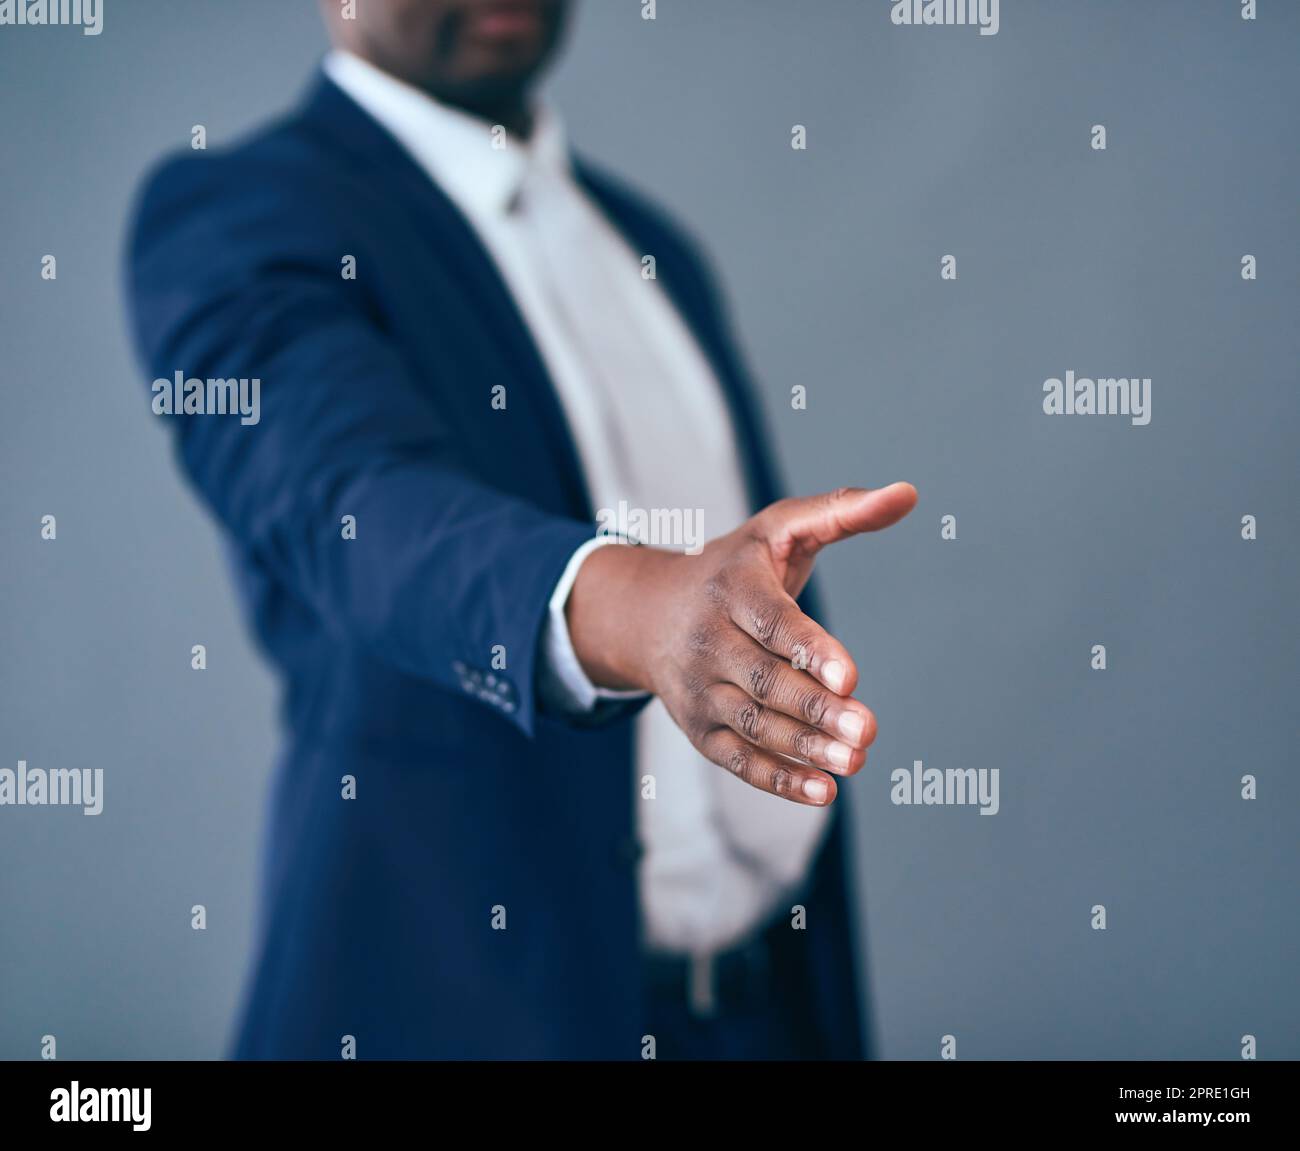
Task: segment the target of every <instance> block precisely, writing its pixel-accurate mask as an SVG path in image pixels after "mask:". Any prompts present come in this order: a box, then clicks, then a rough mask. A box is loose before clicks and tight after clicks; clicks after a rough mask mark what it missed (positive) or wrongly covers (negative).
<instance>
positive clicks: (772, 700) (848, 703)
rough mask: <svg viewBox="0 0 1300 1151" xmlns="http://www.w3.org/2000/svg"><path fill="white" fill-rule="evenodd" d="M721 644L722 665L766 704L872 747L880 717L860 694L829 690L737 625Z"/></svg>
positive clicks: (851, 742)
mask: <svg viewBox="0 0 1300 1151" xmlns="http://www.w3.org/2000/svg"><path fill="white" fill-rule="evenodd" d="M731 637H732V638H731V639H729V640H726V641H724V642H723V643H722V644H720V645H719V658H720V666H721V670H722V671H723V672H724V674H725V675H726V676H727V677H728V678H729V680H730V682H731V683H734V684H735V685H736V686H737V687H739V688H743V689H744V691H745V692H746V693H748V694H749V695H750V696H751V697H752V698H754V699H756V700H758V702H759V703H761V704H763V705H764V706H765V707H769V708H773V709H775V710H776V711H780V712H784V713H785V714H786V715H789V716H792V717H794V718H795V719H798V720H802V721H803V722H804V723H806V724H808V725H810V726H811V727H816V728H820V729H821V730H822V731H824V732H826V733H827V734H828V735H832V736H834V737H835V738H836V739H838V740H839V741H841V742H842V743H847V744H848V745H849V746H850V747H859V748H864V747H867V746H868V745H869V744H870V743H871V741H872V740H873V739H875V738H876V717H875V716H874V715H872V714H871V711H870V709H869V708H867V707H866V706H865V705H863V704H861V703H859V702H858V701H857V700H856V699H845V698H844V697H843V696H838V695H836V694H835V693H834V692H832V691H828V690H827V689H826V688H825V687H823V686H822V685H821V684H820V683H818V682H817V680H815V679H813V677H812V676H810V675H809V674H808V673H807V672H806V671H796V670H795V669H794V668H792V667H791V666H790V665H789V664H788V663H786V662H785V660H783V659H781V658H780V657H779V656H775V655H773V654H772V653H771V652H770V651H768V650H767V649H766V648H763V647H760V646H759V645H758V644H757V643H755V642H754V641H753V640H752V639H750V638H749V636H747V635H745V634H744V633H743V632H741V631H739V630H737V631H733V632H732V633H731Z"/></svg>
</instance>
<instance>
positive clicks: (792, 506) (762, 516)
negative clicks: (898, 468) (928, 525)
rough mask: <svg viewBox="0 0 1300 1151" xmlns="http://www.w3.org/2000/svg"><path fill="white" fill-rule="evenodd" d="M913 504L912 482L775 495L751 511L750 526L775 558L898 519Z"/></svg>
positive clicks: (817, 547) (816, 548)
mask: <svg viewBox="0 0 1300 1151" xmlns="http://www.w3.org/2000/svg"><path fill="white" fill-rule="evenodd" d="M915 506H916V489H915V488H914V487H912V485H911V484H906V483H898V484H890V485H889V486H888V487H884V488H838V489H836V490H835V491H833V492H825V493H823V494H822V495H817V496H805V497H801V498H797V499H788V500H778V501H777V502H776V503H774V504H771V505H770V506H768V507H766V508H764V509H763V511H761V512H760V513H759V514H758V515H757V516H756V517H755V526H756V527H757V528H758V529H759V531H760V532H761V533H762V535H763V537H764V538H765V539H766V540H767V543H768V546H769V547H770V548H771V549H772V554H773V556H774V557H775V558H777V559H778V560H785V559H788V558H789V557H790V556H791V555H793V554H794V553H795V552H803V553H805V554H812V553H816V552H818V551H820V550H821V549H822V548H824V547H826V546H827V545H829V544H833V543H836V542H837V541H839V540H842V539H847V538H848V537H849V536H854V535H858V534H859V533H860V532H876V531H880V529H881V528H887V527H889V526H890V524H895V523H897V522H898V521H899V520H901V519H902V518H903V517H904V516H905V515H907V513H908V512H910V511H911V510H912V508H913V507H915Z"/></svg>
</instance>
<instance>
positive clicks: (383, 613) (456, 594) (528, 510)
mask: <svg viewBox="0 0 1300 1151" xmlns="http://www.w3.org/2000/svg"><path fill="white" fill-rule="evenodd" d="M275 177H276V174H275V173H274V172H270V173H260V172H256V171H250V170H249V166H248V165H239V166H234V165H231V164H230V163H229V162H228V161H226V160H223V159H220V158H217V157H213V158H207V157H204V158H188V157H187V158H183V159H181V160H179V161H174V162H172V163H170V164H168V165H166V166H164V167H163V168H161V169H160V170H159V171H158V172H157V173H156V174H155V175H154V176H153V178H152V179H151V180H149V181H148V183H147V185H146V188H145V190H144V193H143V195H142V197H141V200H140V204H139V207H138V211H137V216H136V220H135V227H134V229H133V233H132V238H131V241H130V244H129V249H128V273H127V275H128V281H129V283H128V287H129V296H130V301H131V308H132V321H133V325H134V330H135V336H136V342H137V346H138V349H139V352H140V356H141V359H142V360H143V362H144V364H145V365H146V367H147V370H148V372H149V373H150V377H151V379H168V380H170V379H171V378H172V377H174V375H175V374H176V373H177V372H181V373H183V375H184V377H185V378H191V377H197V378H200V379H207V378H216V379H231V378H254V377H256V378H258V379H260V381H261V385H260V414H259V415H260V418H259V419H258V420H257V422H256V423H244V422H241V420H240V419H239V418H238V416H231V415H215V414H194V415H180V416H172V417H170V418H169V420H168V422H169V423H170V424H171V425H172V429H171V430H172V431H173V432H174V433H175V436H176V447H177V452H178V455H179V459H180V463H181V466H182V468H183V471H184V472H185V474H186V476H187V477H188V479H189V481H190V482H191V483H192V485H193V486H194V487H195V489H196V490H197V491H198V493H199V495H200V497H201V498H202V500H203V501H204V502H205V503H206V504H207V505H208V507H209V508H210V509H211V510H212V512H213V513H214V514H215V516H216V518H217V519H218V520H219V522H220V523H221V525H222V526H223V527H224V529H225V530H226V531H227V532H228V533H229V534H230V535H231V536H232V537H233V539H234V540H235V542H236V544H237V546H238V547H239V548H240V549H242V550H243V551H244V552H245V554H247V555H248V556H249V557H250V558H251V559H252V560H253V561H254V562H256V563H257V564H259V565H260V566H262V567H263V568H264V569H265V570H266V571H268V572H269V573H270V574H271V575H272V576H273V577H274V578H275V579H276V580H277V581H279V582H280V583H281V584H282V585H284V586H285V587H286V588H287V589H288V590H289V591H290V592H291V594H293V595H294V596H296V597H297V598H298V599H299V600H300V601H301V602H303V603H304V604H306V605H307V606H308V607H309V608H310V609H311V610H312V611H313V612H314V613H315V614H316V615H317V616H319V618H320V620H321V621H322V624H323V626H325V627H326V628H328V629H330V630H331V631H332V632H333V633H334V634H335V635H336V636H337V637H338V639H339V641H340V642H342V643H347V644H356V645H360V646H361V647H363V648H364V649H365V650H366V652H367V653H368V654H370V655H371V656H372V657H375V658H378V659H381V660H383V661H385V662H388V663H390V664H391V665H393V666H394V667H396V668H398V669H400V670H402V671H403V672H405V673H407V674H410V675H413V676H418V677H422V678H425V679H428V680H431V681H433V682H435V683H437V684H440V685H442V686H445V687H448V688H450V689H453V690H460V689H461V688H462V687H463V686H464V685H463V682H462V680H463V671H464V668H465V667H466V666H469V667H480V668H481V667H487V666H489V665H490V663H491V660H492V656H493V652H494V649H495V648H496V647H497V645H502V646H504V648H505V650H506V656H507V660H506V664H507V671H506V672H505V673H504V677H505V678H506V679H507V680H508V681H510V683H511V684H512V686H513V689H514V691H513V696H514V700H515V701H516V702H515V704H514V706H512V707H511V708H510V709H509V710H508V711H506V713H505V714H506V715H507V716H508V718H509V719H510V720H511V721H512V722H513V723H515V724H517V725H518V726H519V727H520V728H521V729H522V730H523V731H524V732H525V733H526V734H528V735H531V734H532V733H533V729H534V723H535V718H536V683H535V680H536V677H537V674H538V640H539V636H540V634H541V629H542V625H543V623H544V621H545V619H546V616H547V609H548V603H549V600H550V597H551V594H552V591H553V589H554V587H555V585H556V583H557V581H558V580H559V578H560V576H561V574H562V572H563V571H564V568H565V565H566V563H567V562H568V560H569V557H570V556H571V555H572V554H573V552H574V551H575V550H576V549H577V548H578V547H579V546H580V545H581V544H582V543H583V542H584V541H586V540H587V539H589V538H591V536H592V534H593V528H592V526H590V525H587V524H585V523H582V522H580V521H577V520H570V519H565V518H561V517H556V516H553V515H550V514H547V513H545V512H543V511H541V510H540V509H538V508H537V507H535V506H533V505H531V504H529V503H528V502H526V501H524V500H520V499H517V498H514V497H511V496H508V495H506V494H504V493H502V492H499V491H497V490H495V489H493V488H491V487H490V486H488V485H485V484H484V483H482V482H480V481H478V480H477V479H475V478H474V477H473V476H472V475H471V474H470V473H469V470H468V469H467V468H466V467H465V461H464V460H463V459H461V458H460V449H459V446H458V444H457V441H456V436H455V433H454V430H453V429H452V428H451V427H449V426H448V424H447V423H446V422H445V421H444V420H443V419H442V418H440V415H439V412H438V408H437V404H436V400H435V399H434V395H435V393H434V392H433V390H432V389H426V388H420V387H417V386H416V384H415V382H414V381H413V380H412V378H411V375H410V372H409V369H408V367H407V365H406V364H405V363H404V362H403V358H402V356H401V354H400V352H399V350H398V348H397V347H396V345H395V344H394V342H393V341H392V340H391V339H390V338H389V337H388V336H387V335H386V333H385V332H384V331H383V329H382V327H381V325H380V323H379V320H378V318H377V317H376V316H375V315H373V314H371V312H370V309H369V308H368V306H367V304H366V302H365V296H364V294H363V293H361V292H360V291H359V290H358V287H357V285H356V283H355V282H354V281H348V280H345V279H344V278H343V276H342V275H341V269H342V259H343V256H344V255H345V254H347V253H349V252H350V251H351V250H352V249H351V248H350V246H349V245H348V244H347V243H346V242H345V240H344V238H343V232H344V229H342V228H339V227H337V225H332V224H331V221H329V220H328V219H325V218H322V216H321V212H320V211H319V210H318V209H317V208H316V206H315V204H314V201H313V198H312V197H311V196H310V195H309V194H308V195H303V194H298V195H293V194H291V193H290V192H289V191H287V190H286V189H287V187H288V185H287V184H285V183H283V182H281V181H278V180H277V179H276V178H275ZM331 233H334V234H333V235H332V234H331ZM335 240H337V242H334V241H335ZM485 394H486V393H485ZM485 402H486V401H485ZM348 516H350V517H354V522H355V525H356V526H355V538H354V539H347V538H344V536H345V533H344V530H343V523H344V517H348ZM499 674H501V673H499Z"/></svg>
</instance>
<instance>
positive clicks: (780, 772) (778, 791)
mask: <svg viewBox="0 0 1300 1151" xmlns="http://www.w3.org/2000/svg"><path fill="white" fill-rule="evenodd" d="M699 749H700V751H701V752H702V753H703V754H704V755H705V756H706V757H707V758H708V759H710V760H712V761H713V762H714V763H716V764H717V765H718V766H719V767H725V768H726V769H727V770H728V771H729V772H731V773H732V775H734V776H737V777H738V778H740V779H743V780H744V781H745V782H746V783H747V784H749V785H750V786H751V787H756V788H758V789H759V791H767V792H770V793H771V794H772V795H779V796H780V797H781V798H782V799H788V800H790V801H791V802H792V803H802V804H805V805H808V806H811V807H825V806H826V805H827V804H828V803H830V802H831V801H832V800H834V798H835V780H834V779H833V778H832V777H831V776H829V775H827V774H826V773H825V772H821V771H818V770H817V769H816V768H814V767H807V766H805V765H804V764H800V763H792V762H790V761H789V760H785V759H778V758H777V757H776V756H775V755H772V754H771V753H770V752H767V751H763V750H762V749H760V748H757V747H755V746H754V745H753V744H752V743H750V742H749V741H748V740H746V739H744V738H742V737H741V736H739V735H737V734H736V733H735V732H734V731H732V730H731V728H729V727H715V728H714V729H713V730H712V731H710V732H708V733H707V734H706V735H705V736H704V737H703V739H701V740H700V744H699Z"/></svg>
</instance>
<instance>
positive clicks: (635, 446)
mask: <svg viewBox="0 0 1300 1151" xmlns="http://www.w3.org/2000/svg"><path fill="white" fill-rule="evenodd" d="M324 67H325V71H326V74H327V75H328V76H329V77H330V79H331V80H333V81H334V83H335V84H337V85H338V86H339V87H340V88H342V89H343V91H344V92H346V93H348V94H349V95H350V96H351V97H352V98H353V99H354V100H355V101H356V102H357V103H358V104H359V105H360V106H361V107H362V108H363V109H364V110H365V111H366V112H368V113H369V114H370V115H371V116H372V117H373V118H374V119H375V120H377V121H378V122H379V123H380V124H381V125H382V126H383V127H384V128H386V129H387V130H388V131H389V133H390V134H391V135H392V136H394V137H395V138H396V139H397V140H398V142H399V143H401V144H402V145H403V146H404V147H405V148H406V150H407V151H408V152H409V153H410V155H411V156H412V157H413V158H414V160H415V161H416V162H417V163H418V164H419V165H420V166H421V167H422V168H423V169H424V170H425V171H426V172H427V173H428V175H429V177H430V178H431V179H432V180H433V181H434V182H435V183H437V184H438V186H439V187H440V188H441V189H442V190H443V191H444V192H445V193H446V194H447V195H448V196H449V197H450V199H451V200H452V201H453V202H454V203H455V204H456V206H457V207H458V208H459V209H460V210H461V212H462V213H463V214H464V215H465V217H466V218H467V219H468V221H469V223H470V224H471V226H472V227H473V228H474V230H475V231H476V233H477V234H478V236H479V238H480V240H481V241H482V243H483V244H484V246H485V247H486V249H487V251H488V252H489V254H490V255H491V257H492V259H493V260H494V261H495V263H496V266H497V269H498V270H499V272H500V274H501V276H502V278H503V279H504V281H505V283H506V285H507V287H508V288H509V290H510V292H511V293H512V295H513V297H514V300H515V303H516V305H517V306H518V308H519V310H520V312H521V313H522V315H523V317H524V319H525V321H526V323H527V325H528V327H529V330H530V332H531V334H532V337H533V340H534V342H535V343H536V345H537V348H538V351H539V352H540V354H541V356H542V359H543V362H544V363H545V365H546V367H547V369H548V372H549V375H550V378H551V380H552V382H553V384H554V385H555V388H556V391H557V393H558V395H559V399H560V404H561V407H562V409H563V411H564V414H565V417H566V419H567V421H568V426H569V430H570V433H571V434H572V436H573V440H574V443H575V445H576V448H577V451H578V455H579V459H580V462H581V465H582V468H583V472H584V476H585V479H586V483H587V488H588V491H589V492H590V494H591V498H592V501H593V506H594V508H596V509H611V510H613V509H617V508H618V507H619V505H620V501H625V502H626V505H627V507H628V508H629V509H644V510H647V511H648V510H650V509H656V508H658V509H679V510H682V511H689V512H690V514H692V515H695V514H701V513H702V517H703V527H704V535H705V537H706V538H708V539H712V538H715V537H717V536H720V535H724V534H726V533H727V532H729V531H731V530H732V529H733V528H735V527H736V526H737V525H738V524H740V523H741V522H742V521H743V520H744V519H746V518H747V517H748V516H749V514H750V508H749V506H748V500H747V497H746V491H745V484H744V479H743V472H742V469H741V465H740V458H739V453H738V450H737V445H736V439H735V433H734V429H733V426H732V421H731V417H730V413H729V411H728V408H727V405H726V401H725V398H724V395H723V393H722V390H721V388H720V386H719V384H718V381H717V379H716V378H715V376H714V374H713V371H712V369H711V367H710V365H709V363H708V361H707V360H706V358H705V356H704V354H703V353H702V351H701V350H700V348H699V346H698V344H697V342H696V340H695V339H694V337H693V335H692V334H691V332H690V331H689V330H688V328H687V326H686V324H685V323H684V322H683V320H682V319H681V317H680V315H679V314H678V312H677V310H676V308H675V307H674V306H673V305H672V303H671V302H670V301H669V298H668V297H667V295H666V294H665V293H664V291H663V289H662V288H661V287H660V286H659V284H658V282H657V281H656V280H654V279H648V278H646V277H644V276H643V274H642V263H641V260H642V256H643V255H653V253H638V252H635V251H633V250H632V249H631V248H630V247H629V246H628V244H627V242H626V241H625V240H624V238H623V237H622V235H621V234H620V233H619V232H618V231H616V229H615V228H614V227H613V226H612V224H611V223H610V222H609V220H608V219H607V218H606V217H605V216H604V214H603V213H602V211H601V210H600V208H599V207H598V206H597V205H596V204H595V202H593V201H592V199H591V198H590V197H589V196H588V195H587V194H586V192H585V191H584V190H583V188H582V187H581V186H580V185H579V184H578V182H577V181H576V180H575V179H574V177H573V174H572V172H571V169H570V166H569V161H568V148H567V144H566V142H565V138H564V133H563V130H562V127H561V125H560V122H559V119H558V117H557V116H556V114H555V112H554V110H553V109H551V108H549V107H547V106H540V107H539V108H538V109H537V110H536V116H535V123H534V127H533V131H532V133H531V135H530V136H529V138H528V139H527V140H521V139H519V138H517V137H513V136H511V137H505V136H504V135H502V134H501V133H500V132H498V133H497V134H495V135H494V133H493V128H492V126H491V125H489V124H487V123H486V122H484V121H481V120H479V119H477V118H475V117H472V116H469V115H467V114H466V113H464V112H461V111H459V110H457V109H453V108H450V107H448V106H446V105H444V104H441V103H439V102H438V101H436V100H434V99H433V98H432V97H430V96H429V95H427V94H426V93H424V92H422V91H420V90H418V89H416V88H414V87H411V86H409V85H407V84H405V83H403V82H401V81H399V80H397V79H395V78H394V77H392V76H390V75H388V74H387V73H385V72H382V71H380V70H379V69H377V68H376V67H374V66H373V65H371V64H369V63H368V62H366V61H364V60H362V59H360V58H359V57H357V56H354V55H351V54H349V53H345V52H340V51H335V52H332V53H330V54H329V55H328V56H327V57H326V59H325V65H324ZM494 141H495V144H496V146H494ZM502 141H504V144H505V146H504V147H501V146H500V144H501V142H502ZM607 542H610V541H609V538H608V537H597V538H596V539H594V540H593V541H592V542H591V543H590V544H587V545H584V547H582V548H580V549H579V550H578V552H577V553H575V555H574V556H573V558H572V559H571V561H570V563H569V565H568V568H567V569H566V571H565V573H564V576H563V577H562V578H561V580H560V582H559V584H558V585H557V587H556V589H555V594H554V595H553V596H552V598H551V611H550V615H549V618H548V622H547V625H546V629H545V635H544V637H543V645H544V653H543V654H544V673H543V688H542V690H543V692H544V694H545V696H546V699H547V702H548V704H550V705H551V706H559V707H562V708H567V709H569V710H572V711H585V710H590V709H591V708H593V707H594V706H596V704H597V701H598V700H599V699H600V698H602V697H605V696H616V695H619V694H620V693H611V692H607V691H604V690H602V689H598V688H596V687H595V686H594V685H593V684H592V683H591V682H590V680H589V679H588V678H587V676H586V675H585V674H584V672H583V669H582V667H581V665H580V664H579V663H578V660H577V658H576V657H575V655H574V653H573V648H572V645H571V644H570V642H569V637H568V630H567V627H566V624H565V616H564V605H565V601H566V599H567V596H568V593H569V589H570V587H571V586H572V583H573V580H574V578H575V576H576V574H577V570H578V567H579V566H580V564H581V563H582V561H583V560H584V559H585V558H586V555H587V554H589V552H590V550H591V549H592V548H593V547H598V546H601V545H602V543H607ZM645 542H649V543H654V544H656V545H665V546H672V545H673V544H680V545H689V544H691V543H693V542H694V541H692V540H688V539H682V540H658V539H651V540H647V541H645ZM624 694H625V693H624ZM635 722H636V755H635V765H634V767H635V776H636V778H635V795H636V797H637V799H636V821H637V831H638V835H639V837H640V839H641V842H642V844H643V847H644V851H643V854H642V856H641V861H640V864H639V869H638V886H639V893H640V899H641V918H642V924H643V934H644V938H645V941H646V943H647V945H648V946H649V947H650V948H651V949H654V950H661V951H670V952H676V953H684V954H690V955H693V956H696V957H707V956H708V955H709V954H710V953H712V952H714V951H717V950H720V949H723V948H726V947H729V946H731V945H734V944H736V943H738V942H741V941H742V940H743V939H745V938H746V937H747V936H749V935H750V934H752V933H753V931H754V930H755V929H756V928H757V927H759V926H760V925H761V924H762V923H763V922H764V921H765V920H767V919H768V918H769V917H770V916H772V915H774V914H775V913H776V912H777V911H778V909H780V910H783V911H788V910H789V908H788V906H786V907H785V908H782V903H783V901H785V900H786V899H788V898H790V897H791V895H792V894H793V893H794V892H795V891H796V890H797V888H798V886H799V884H800V881H801V880H802V879H803V878H804V877H805V876H806V875H807V872H808V869H809V866H810V864H811V861H812V858H813V856H814V854H815V852H816V849H817V847H818V844H819V842H820V839H821V836H822V835H823V834H824V831H825V825H826V820H827V816H828V812H827V810H826V809H823V808H812V807H804V806H800V805H796V804H793V803H790V802H788V801H786V800H782V799H778V798H776V797H775V796H772V795H768V794H766V793H764V792H760V791H758V790H757V789H754V788H751V787H750V786H749V785H748V784H745V783H743V782H742V781H740V780H739V779H737V778H735V777H734V776H733V775H731V774H730V773H729V772H727V771H726V770H724V769H723V768H720V767H717V766H715V765H713V764H712V763H710V762H709V761H707V760H706V759H704V758H703V757H702V756H701V755H700V754H699V753H698V752H697V751H696V750H695V749H694V748H693V747H692V746H691V744H690V742H689V741H688V740H687V738H686V736H685V735H683V734H682V732H681V731H680V730H679V729H678V727H677V726H676V725H675V724H674V723H673V721H672V720H671V718H670V717H669V715H668V713H667V711H666V710H665V709H664V707H663V704H662V703H660V702H659V701H658V700H652V701H651V702H650V703H649V704H648V705H647V707H646V708H645V709H644V710H643V711H642V712H641V713H640V714H639V715H638V716H637V718H636V721H635ZM647 777H653V782H651V781H650V779H648V778H647Z"/></svg>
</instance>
